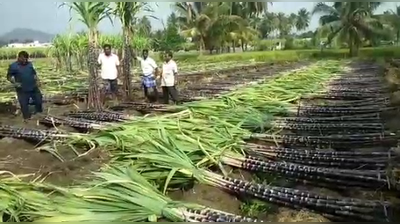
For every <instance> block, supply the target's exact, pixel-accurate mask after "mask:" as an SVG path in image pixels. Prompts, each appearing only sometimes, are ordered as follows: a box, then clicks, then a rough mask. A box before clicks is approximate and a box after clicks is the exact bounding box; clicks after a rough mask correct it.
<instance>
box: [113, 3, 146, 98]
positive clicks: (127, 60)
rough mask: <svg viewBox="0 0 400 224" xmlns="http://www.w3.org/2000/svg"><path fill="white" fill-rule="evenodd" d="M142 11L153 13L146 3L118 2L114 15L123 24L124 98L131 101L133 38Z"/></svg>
mask: <svg viewBox="0 0 400 224" xmlns="http://www.w3.org/2000/svg"><path fill="white" fill-rule="evenodd" d="M140 11H146V12H151V11H152V9H151V7H150V6H149V5H148V4H147V3H144V2H116V3H115V8H114V15H115V16H116V17H118V18H119V20H120V22H121V24H122V36H123V57H122V58H123V59H122V70H123V74H124V75H123V76H124V79H123V86H124V88H123V89H124V97H125V99H127V100H129V99H131V97H132V77H131V73H130V71H131V62H132V46H131V44H130V41H131V38H132V36H133V35H134V21H135V19H136V16H137V14H138V13H139V12H140Z"/></svg>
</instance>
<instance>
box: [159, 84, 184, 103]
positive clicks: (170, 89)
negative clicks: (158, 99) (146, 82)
mask: <svg viewBox="0 0 400 224" xmlns="http://www.w3.org/2000/svg"><path fill="white" fill-rule="evenodd" d="M162 91H163V103H164V104H168V103H169V97H170V96H171V98H172V100H173V101H174V102H175V103H176V104H179V103H180V101H179V96H178V90H177V89H176V87H175V86H162Z"/></svg>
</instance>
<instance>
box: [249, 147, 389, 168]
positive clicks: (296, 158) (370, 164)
mask: <svg viewBox="0 0 400 224" xmlns="http://www.w3.org/2000/svg"><path fill="white" fill-rule="evenodd" d="M248 154H249V155H252V156H256V157H261V158H262V157H263V158H266V159H270V160H278V161H284V162H290V163H297V164H302V165H308V166H317V167H336V168H341V169H357V170H385V169H387V168H388V167H390V166H391V165H390V160H389V159H388V158H381V159H380V160H379V159H377V160H375V159H360V158H357V159H354V158H341V157H326V156H314V155H290V154H277V153H267V152H257V151H250V150H249V151H248Z"/></svg>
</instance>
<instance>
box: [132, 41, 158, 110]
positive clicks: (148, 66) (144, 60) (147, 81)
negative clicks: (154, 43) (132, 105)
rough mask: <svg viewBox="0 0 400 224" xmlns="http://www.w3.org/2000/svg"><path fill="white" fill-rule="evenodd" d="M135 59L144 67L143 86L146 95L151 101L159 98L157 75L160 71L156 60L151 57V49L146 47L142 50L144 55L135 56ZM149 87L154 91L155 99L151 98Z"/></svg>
mask: <svg viewBox="0 0 400 224" xmlns="http://www.w3.org/2000/svg"><path fill="white" fill-rule="evenodd" d="M135 59H137V60H139V61H140V67H141V68H142V87H143V92H144V96H145V97H146V98H147V100H148V101H149V102H154V101H157V100H158V91H157V84H156V79H155V75H157V73H158V67H157V64H156V62H155V61H154V60H153V59H152V58H151V57H149V50H147V49H145V50H143V52H142V57H135ZM149 89H152V90H153V92H154V100H151V98H152V97H151V96H150V94H149Z"/></svg>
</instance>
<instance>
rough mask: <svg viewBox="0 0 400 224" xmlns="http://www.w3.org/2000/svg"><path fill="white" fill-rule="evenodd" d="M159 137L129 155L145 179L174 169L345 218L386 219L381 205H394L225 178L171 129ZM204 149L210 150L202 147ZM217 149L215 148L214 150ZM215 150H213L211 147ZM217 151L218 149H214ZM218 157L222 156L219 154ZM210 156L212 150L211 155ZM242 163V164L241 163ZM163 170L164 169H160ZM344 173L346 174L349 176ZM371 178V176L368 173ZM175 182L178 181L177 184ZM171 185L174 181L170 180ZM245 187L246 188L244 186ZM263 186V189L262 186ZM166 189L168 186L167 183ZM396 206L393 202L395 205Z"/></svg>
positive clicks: (177, 176) (165, 175)
mask: <svg viewBox="0 0 400 224" xmlns="http://www.w3.org/2000/svg"><path fill="white" fill-rule="evenodd" d="M161 137H162V138H160V139H157V140H154V141H152V142H151V143H150V144H151V145H152V146H151V147H150V146H149V147H146V150H141V149H139V148H136V149H135V150H136V151H135V152H133V151H132V153H131V154H129V155H128V157H129V158H130V159H134V160H135V167H136V168H137V169H138V170H141V171H142V172H141V174H142V175H143V176H144V177H145V178H149V179H152V180H157V181H160V180H161V181H162V182H164V181H163V180H164V179H168V178H169V176H170V173H171V171H173V172H174V175H175V178H174V180H175V181H177V182H181V181H183V180H182V178H189V179H192V178H195V179H196V180H198V181H199V182H201V183H203V184H208V185H211V186H215V187H218V188H222V189H224V190H226V191H228V192H231V193H235V194H239V195H245V196H250V197H255V198H258V199H261V200H263V201H267V202H271V203H275V204H278V205H284V206H288V207H292V208H293V207H294V208H298V209H301V208H308V209H311V210H313V211H317V212H318V213H323V214H326V213H327V214H330V215H334V216H335V217H345V218H347V221H349V220H356V221H360V220H364V221H366V220H370V221H371V220H375V221H377V220H382V219H385V218H387V217H386V216H385V214H382V213H384V212H383V209H382V207H385V206H386V207H387V208H388V209H391V208H392V205H391V204H390V203H387V202H377V201H370V200H365V201H362V200H357V199H351V198H332V197H328V196H324V195H317V194H312V193H310V192H301V191H297V190H295V189H288V188H285V189H281V190H280V188H279V187H273V186H265V185H255V184H251V183H248V182H244V181H239V180H233V179H227V178H224V177H223V176H222V175H219V174H215V173H212V172H209V171H207V170H205V169H201V168H198V166H197V165H195V164H197V163H198V161H200V160H201V161H203V160H204V159H203V160H202V158H204V157H201V156H200V157H201V158H197V157H199V154H198V153H196V151H197V152H198V151H200V149H198V150H190V149H187V148H185V146H178V145H175V144H174V142H173V141H172V140H171V137H170V135H169V134H168V132H167V131H166V132H164V131H161ZM203 150H210V149H206V148H203ZM214 150H215V149H214ZM210 152H212V150H210ZM214 153H215V151H214ZM215 154H218V155H219V156H218V157H219V158H221V156H220V154H219V153H215ZM209 155H211V153H210V154H209ZM226 158H227V157H226V156H225V155H224V153H222V160H220V161H221V162H225V159H226ZM220 161H217V162H216V163H218V164H219V162H220ZM149 163H152V164H153V165H154V166H155V167H158V168H157V169H154V170H149V169H148V164H149ZM238 164H239V165H240V163H238ZM160 169H161V170H160ZM346 172H348V171H345V172H344V175H347V174H348V173H346ZM368 177H369V176H368ZM177 182H175V184H177ZM169 183H170V184H171V182H169ZM170 186H171V185H170ZM244 186H246V187H244ZM261 187H262V188H261ZM164 188H166V186H164ZM394 206H395V205H393V207H394Z"/></svg>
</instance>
